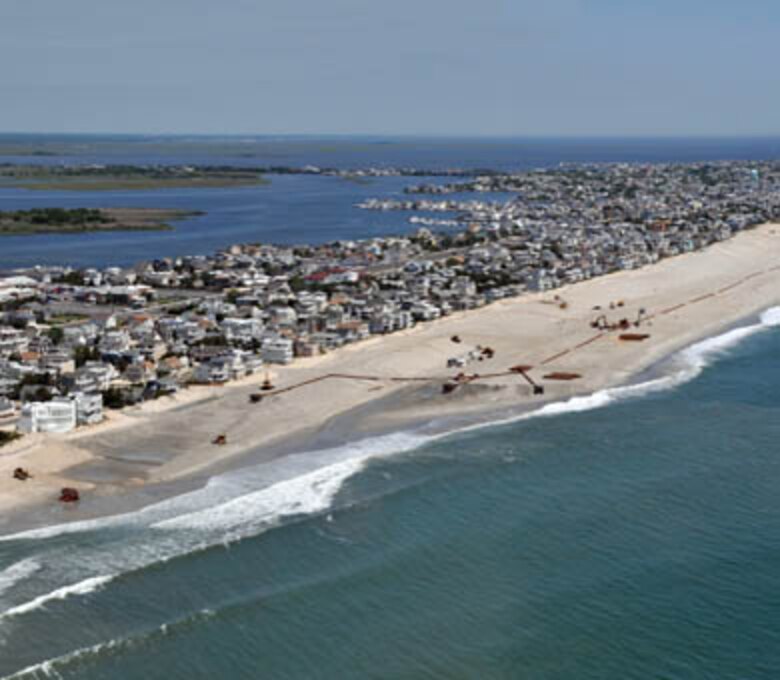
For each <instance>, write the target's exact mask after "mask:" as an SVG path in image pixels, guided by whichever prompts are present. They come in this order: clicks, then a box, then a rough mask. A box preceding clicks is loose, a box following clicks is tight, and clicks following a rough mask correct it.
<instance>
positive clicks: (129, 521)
mask: <svg viewBox="0 0 780 680" xmlns="http://www.w3.org/2000/svg"><path fill="white" fill-rule="evenodd" d="M775 326H780V307H776V308H772V309H769V310H767V311H766V312H764V313H763V314H762V315H761V319H760V322H759V323H756V324H753V325H750V326H745V327H741V328H736V329H733V330H730V331H728V332H726V333H723V334H721V335H719V336H716V337H713V338H709V339H706V340H703V341H701V342H698V343H696V344H694V345H691V346H690V347H688V348H686V349H684V350H682V351H681V352H678V353H677V354H676V355H675V356H674V357H673V358H672V359H671V360H670V363H669V371H668V372H667V374H666V375H663V376H661V377H658V378H655V379H652V380H649V381H646V382H642V383H638V384H633V385H625V386H621V387H613V388H608V389H604V390H600V391H598V392H595V393H593V394H590V395H583V396H575V397H572V398H571V399H568V400H566V401H561V402H553V403H548V404H545V405H544V406H542V407H540V408H538V409H536V410H534V411H531V412H526V413H523V414H516V415H514V416H512V417H510V418H507V419H505V420H501V421H498V422H496V421H492V422H488V423H483V424H478V425H469V426H466V427H461V428H459V429H457V430H455V431H449V432H442V433H439V434H421V433H415V432H401V433H396V434H389V435H384V436H379V437H373V438H368V439H365V440H362V441H359V442H353V443H350V444H347V445H344V446H341V447H336V448H332V449H327V450H318V451H310V452H306V453H300V454H295V455H291V456H286V457H285V458H284V459H282V460H280V461H276V462H272V463H267V464H264V465H258V466H255V467H254V468H249V469H243V470H240V471H236V472H233V473H227V474H224V475H220V476H218V477H215V478H212V479H211V480H210V481H209V482H208V484H207V485H206V486H205V487H203V488H201V489H199V490H197V491H192V492H189V493H187V494H183V495H181V496H178V497H175V498H171V499H168V500H166V501H163V502H161V503H158V504H155V505H152V506H149V507H146V508H144V509H142V510H140V511H137V512H134V513H128V514H125V515H119V516H114V517H107V518H102V519H97V520H89V521H85V522H79V523H75V524H66V525H60V526H53V527H47V528H44V529H37V530H33V531H27V532H22V533H17V534H14V535H10V536H4V537H0V541H15V540H20V541H24V540H29V541H39V540H42V539H48V538H51V537H55V536H59V535H62V534H73V535H74V539H72V541H76V542H77V543H78V542H82V543H84V545H83V546H80V548H79V550H80V551H81V552H80V553H79V554H72V555H71V554H70V553H69V551H68V550H65V549H63V548H62V547H60V546H53V549H54V550H56V551H57V562H56V563H57V572H56V573H55V574H52V576H54V577H55V579H56V580H55V583H56V581H59V582H66V583H67V582H68V581H71V582H73V581H74V580H75V579H81V580H79V581H77V582H75V583H73V584H72V585H66V586H63V587H59V588H57V589H55V590H51V592H48V593H46V594H44V595H40V596H38V597H35V598H34V599H30V600H29V601H27V602H25V603H22V604H19V605H16V606H13V607H12V608H10V609H8V610H7V611H5V612H4V613H0V620H2V619H6V618H9V617H14V616H19V615H21V614H25V613H28V612H31V611H34V610H36V609H38V608H40V607H42V606H44V605H45V604H46V603H48V602H50V601H52V600H61V599H65V598H68V597H71V596H79V595H83V594H86V593H90V592H93V591H95V590H98V589H100V588H102V587H103V586H104V585H105V584H106V583H108V582H109V581H110V580H112V579H113V578H115V577H116V575H119V574H127V573H129V572H135V571H138V570H141V569H144V568H146V567H149V566H151V565H153V564H159V563H162V562H166V561H168V560H171V559H174V558H177V557H181V556H184V555H188V554H191V553H194V552H197V551H199V550H206V549H209V548H213V547H215V546H219V545H222V544H227V543H230V542H234V541H238V540H241V539H244V538H248V537H251V536H254V535H257V534H258V533H260V532H263V531H266V530H268V529H270V528H273V527H274V526H277V525H278V524H280V523H281V522H282V521H283V520H284V519H286V518H291V517H295V516H299V515H312V514H318V513H323V512H326V511H327V510H328V509H329V508H330V507H331V506H332V505H333V502H334V499H335V498H336V496H337V495H338V493H339V492H340V490H341V489H342V487H343V485H344V483H345V482H346V481H347V480H348V479H350V478H351V477H353V476H354V475H355V474H357V473H359V472H360V471H361V470H362V469H364V468H365V466H366V465H367V463H368V462H369V461H372V460H376V459H379V458H383V457H388V456H391V455H397V454H399V453H403V452H408V451H411V450H415V449H418V448H420V447H422V446H424V445H426V444H430V443H433V442H435V441H440V440H442V439H444V438H446V437H451V436H453V435H458V434H462V433H466V432H471V431H474V430H478V429H483V428H486V427H495V426H497V425H505V424H510V423H515V422H520V421H524V420H529V419H532V418H537V417H552V416H559V415H564V414H569V413H581V412H585V411H589V410H593V409H598V408H604V407H606V406H608V405H610V404H612V403H615V402H616V401H622V400H626V399H634V398H639V397H642V396H645V395H648V394H651V393H655V392H660V391H663V390H668V389H672V388H674V387H676V386H678V385H681V384H683V383H685V382H688V381H690V380H692V379H694V378H695V377H696V376H698V375H699V374H700V373H701V372H702V371H703V370H704V368H705V367H706V366H708V365H709V364H710V363H711V362H712V361H714V360H716V359H717V357H718V356H719V355H721V354H723V353H724V352H726V351H727V350H729V349H731V348H733V347H734V346H736V345H737V344H739V343H740V342H742V341H743V340H745V339H746V338H748V337H750V336H752V335H754V334H756V333H758V332H760V331H762V330H764V329H767V328H769V327H775ZM280 470H282V471H281V472H280ZM106 528H119V529H121V530H122V536H121V540H118V539H116V538H114V539H113V540H111V539H110V538H109V539H107V540H105V541H103V540H102V539H101V540H98V541H96V540H95V537H93V536H89V535H88V533H89V532H92V531H97V530H103V529H106ZM149 529H152V530H153V531H149ZM80 534H84V537H83V539H82V538H81V537H80V536H79V535H80ZM77 537H78V538H77ZM35 545H36V544H35V543H33V544H31V545H25V546H24V547H25V548H26V549H30V550H35V549H36V548H35ZM69 545H70V543H69ZM46 547H47V548H49V547H52V546H48V545H47V546H46ZM71 552H72V551H71ZM47 564H49V562H47ZM38 568H39V565H38V563H37V562H36V561H35V560H34V559H32V558H28V559H24V560H22V561H20V562H17V563H15V564H13V565H11V566H10V567H8V568H7V569H6V570H5V571H3V572H0V593H2V592H4V591H7V590H8V589H10V588H11V586H12V585H13V584H14V583H17V582H18V581H20V580H22V579H25V578H27V577H29V576H30V575H31V574H33V573H34V572H35V571H36V570H37V569H38ZM47 570H48V567H47ZM95 574H99V575H95ZM106 574H112V575H106Z"/></svg>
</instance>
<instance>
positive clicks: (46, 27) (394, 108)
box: [0, 0, 780, 136]
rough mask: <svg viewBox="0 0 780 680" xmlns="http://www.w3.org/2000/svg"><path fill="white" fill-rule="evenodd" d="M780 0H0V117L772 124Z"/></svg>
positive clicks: (495, 128)
mask: <svg viewBox="0 0 780 680" xmlns="http://www.w3.org/2000/svg"><path fill="white" fill-rule="evenodd" d="M778 29H780V2H777V0H743V2H735V1H734V0H382V1H380V0H132V1H128V0H67V1H65V0H0V64H2V68H0V130H1V131H5V132H117V133H151V134H157V133H186V134H192V133H204V134H295V133H299V134H397V135H485V136H555V135H566V136H568V135H574V136H591V135H592V136H625V135H628V136H630V135H664V136H665V135H704V136H710V135H712V136H718V135H728V136H731V135H773V134H780V116H778V115H777V111H778V109H780V87H778V76H777V63H778V54H777V52H778V45H780V41H778V40H777V34H778Z"/></svg>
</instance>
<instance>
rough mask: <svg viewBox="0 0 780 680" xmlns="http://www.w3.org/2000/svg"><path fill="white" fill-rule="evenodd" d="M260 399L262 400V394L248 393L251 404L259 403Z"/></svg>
mask: <svg viewBox="0 0 780 680" xmlns="http://www.w3.org/2000/svg"><path fill="white" fill-rule="evenodd" d="M261 401H263V395H262V394H250V395H249V402H250V403H251V404H259V403H260V402H261Z"/></svg>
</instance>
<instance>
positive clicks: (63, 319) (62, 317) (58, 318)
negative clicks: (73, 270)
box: [49, 284, 89, 326]
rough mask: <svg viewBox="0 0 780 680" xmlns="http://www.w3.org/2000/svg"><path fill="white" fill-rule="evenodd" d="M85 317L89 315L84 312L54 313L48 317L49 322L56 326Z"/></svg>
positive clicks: (83, 319)
mask: <svg viewBox="0 0 780 680" xmlns="http://www.w3.org/2000/svg"><path fill="white" fill-rule="evenodd" d="M77 285H78V284H77ZM87 319H89V317H88V316H85V315H84V314H55V315H54V316H50V317H49V323H50V324H52V325H56V326H67V325H68V324H71V323H78V322H80V321H86V320H87Z"/></svg>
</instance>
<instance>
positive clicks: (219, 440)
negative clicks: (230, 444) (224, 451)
mask: <svg viewBox="0 0 780 680" xmlns="http://www.w3.org/2000/svg"><path fill="white" fill-rule="evenodd" d="M211 443H212V444H214V446H225V444H227V435H224V434H219V435H217V436H216V437H215V438H214V439H213V440H212V442H211Z"/></svg>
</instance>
